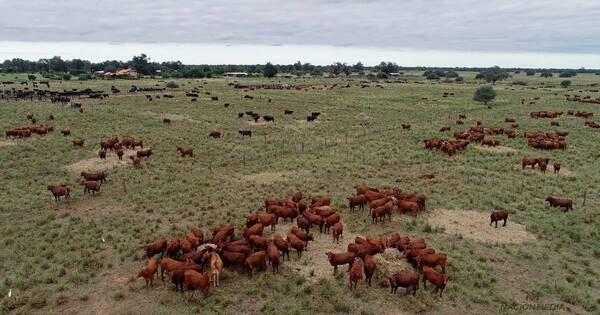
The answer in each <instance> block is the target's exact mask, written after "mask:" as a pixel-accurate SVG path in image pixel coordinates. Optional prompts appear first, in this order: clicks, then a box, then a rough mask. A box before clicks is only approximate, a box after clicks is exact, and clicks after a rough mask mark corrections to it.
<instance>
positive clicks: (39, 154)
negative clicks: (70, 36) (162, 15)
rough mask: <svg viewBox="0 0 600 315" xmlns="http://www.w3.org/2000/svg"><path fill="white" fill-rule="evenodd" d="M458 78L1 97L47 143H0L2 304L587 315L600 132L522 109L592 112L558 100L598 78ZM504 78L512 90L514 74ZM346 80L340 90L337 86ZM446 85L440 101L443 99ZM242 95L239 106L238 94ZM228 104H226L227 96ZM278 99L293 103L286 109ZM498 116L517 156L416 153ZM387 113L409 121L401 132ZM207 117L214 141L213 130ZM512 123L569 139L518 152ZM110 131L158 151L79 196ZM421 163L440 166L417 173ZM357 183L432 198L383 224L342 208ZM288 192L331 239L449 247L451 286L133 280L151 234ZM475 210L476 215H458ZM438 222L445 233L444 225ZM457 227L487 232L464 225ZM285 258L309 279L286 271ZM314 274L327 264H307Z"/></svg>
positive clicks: (591, 298)
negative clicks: (62, 195) (190, 291)
mask: <svg viewBox="0 0 600 315" xmlns="http://www.w3.org/2000/svg"><path fill="white" fill-rule="evenodd" d="M461 75H462V76H464V77H465V83H464V84H457V83H438V82H426V81H423V80H422V77H421V76H419V73H416V72H415V73H408V74H406V78H407V79H408V80H409V83H403V84H400V83H383V82H382V83H381V85H382V86H383V88H378V87H376V86H375V85H376V84H375V83H371V84H370V87H368V88H360V86H357V85H358V83H359V82H358V81H359V80H360V78H356V79H353V81H348V79H345V78H322V79H281V80H266V79H259V78H257V79H238V81H240V82H242V83H249V84H252V83H290V84H306V85H310V86H315V87H317V88H318V89H310V88H309V89H308V90H307V91H304V90H301V91H296V90H255V91H248V92H243V91H240V90H235V89H233V88H232V87H231V86H229V85H228V83H229V82H232V81H233V80H226V79H206V80H177V81H176V82H177V83H178V84H179V86H180V88H178V89H175V90H173V91H171V92H168V93H172V94H174V95H176V97H175V98H173V99H164V98H161V99H156V98H154V100H153V101H152V102H148V101H147V100H146V97H144V94H127V93H125V91H127V90H128V88H129V87H130V85H131V84H135V85H137V86H139V87H142V86H143V87H153V86H161V87H162V86H165V82H164V81H163V82H160V81H158V80H149V79H148V80H138V81H125V80H119V81H85V82H79V81H70V82H69V81H65V82H62V83H59V82H54V81H53V82H51V89H53V90H63V89H71V88H88V87H89V88H93V89H101V90H104V91H107V92H110V86H111V85H115V86H116V87H118V88H119V89H120V90H121V91H123V92H122V93H121V94H120V95H119V94H117V95H111V96H110V97H109V98H106V99H104V100H88V99H82V100H81V103H83V107H84V112H83V113H79V112H77V111H75V110H72V109H63V108H61V107H60V106H59V105H55V104H50V102H39V101H33V102H29V101H20V102H13V101H11V102H7V101H5V100H2V101H0V127H2V129H7V128H14V127H20V126H26V125H28V124H29V122H28V121H27V119H26V115H27V114H30V113H32V114H35V115H36V116H37V117H38V118H39V119H40V120H41V121H42V122H45V120H46V117H48V115H49V114H50V113H52V114H53V115H54V117H55V119H54V121H52V122H51V123H52V124H53V125H54V126H55V129H56V130H55V132H54V133H51V134H49V135H47V136H45V137H40V136H33V137H31V138H28V139H22V140H5V139H1V141H0V187H1V189H0V235H1V236H0V244H2V246H1V247H0V268H1V269H2V270H3V273H2V277H1V280H2V281H1V282H0V301H1V302H0V313H15V314H17V313H22V314H30V313H43V314H53V313H67V314H71V313H72V314H98V313H105V314H127V313H131V314H141V313H146V314H148V313H152V314H172V313H201V314H212V313H223V314H240V313H243V314H256V313H268V314H310V313H315V314H334V313H352V314H411V313H424V314H440V313H442V314H450V313H451V314H489V313H503V312H508V313H517V314H518V313H522V311H518V310H517V311H515V310H513V311H510V310H507V309H506V306H507V305H508V306H509V307H516V308H518V307H528V305H529V306H531V305H533V304H535V305H550V307H557V309H556V310H554V311H541V310H537V311H531V312H532V313H552V312H554V313H559V314H560V313H576V314H594V313H595V314H597V313H598V312H600V280H599V279H600V245H599V244H600V191H599V188H600V160H599V159H598V158H599V152H600V133H599V132H598V130H597V129H592V128H588V127H586V126H585V125H584V121H585V120H584V119H583V118H580V117H574V116H566V115H563V116H561V117H560V118H559V119H557V120H558V121H559V122H560V127H550V122H549V120H548V119H532V118H529V112H531V111H539V110H555V111H565V112H566V110H567V109H577V110H586V111H591V112H594V114H595V117H592V118H593V119H594V120H597V116H598V115H600V109H599V108H598V107H597V105H592V104H582V103H574V102H567V101H566V100H565V97H564V94H565V93H570V94H580V95H591V96H592V97H594V98H596V97H599V96H600V93H598V92H589V91H588V90H597V89H598V87H596V86H595V84H600V76H594V75H585V74H580V75H578V76H576V77H574V78H570V80H572V81H573V86H572V87H571V88H570V89H572V90H573V91H568V90H566V89H563V88H561V87H560V84H559V83H560V81H561V80H562V79H561V78H558V77H557V76H556V75H555V76H554V77H553V78H548V79H543V78H540V77H539V76H535V77H528V76H525V74H515V75H514V76H513V78H509V79H508V80H506V81H505V82H498V83H496V85H495V89H496V91H497V93H498V96H497V98H496V99H495V100H494V101H493V102H492V108H491V109H488V108H487V107H486V106H483V105H482V104H478V103H475V102H474V101H473V100H472V96H473V93H474V91H475V89H476V88H477V87H478V84H479V83H477V82H475V81H473V77H474V76H475V73H461ZM514 80H522V81H525V82H526V83H527V85H526V86H519V85H515V86H513V85H511V82H513V81H514ZM348 83H349V84H350V85H351V87H349V88H343V89H340V88H339V87H340V86H345V85H346V84H348ZM334 84H337V87H335V88H333V89H322V87H324V86H325V85H327V86H328V87H331V86H332V85H334ZM199 86H201V87H202V89H201V93H203V92H204V91H207V92H210V93H211V95H205V94H202V95H201V96H200V98H199V99H198V101H197V102H194V103H192V102H190V98H188V97H185V95H184V92H185V91H189V90H191V89H192V88H196V87H199ZM15 87H17V88H20V87H21V85H15ZM0 88H2V89H9V88H11V86H0ZM444 92H452V93H454V96H450V97H445V98H444V97H442V94H443V93H444ZM161 94H162V93H161ZM246 94H247V95H252V96H254V99H245V98H243V96H244V95H246ZM211 96H218V97H219V101H211V100H210V97H211ZM536 96H539V97H540V100H539V101H537V104H536V105H521V99H522V98H525V99H526V100H527V101H529V100H532V99H533V98H534V97H536ZM268 98H270V99H271V100H272V102H270V103H269V102H268V101H267V99H268ZM224 103H231V104H232V105H231V106H229V107H228V108H225V107H224V106H223V104H224ZM527 103H528V102H526V103H525V104H527ZM284 109H288V110H293V111H294V113H293V114H292V115H285V116H284V115H283V111H284ZM249 110H254V111H256V112H258V113H260V114H261V115H274V116H275V122H274V123H272V124H268V125H265V126H251V125H250V124H249V123H248V118H247V117H244V118H242V119H240V118H238V117H237V114H238V112H245V111H249ZM313 111H319V112H321V113H322V115H321V117H319V118H318V119H317V121H316V122H314V123H307V122H306V115H307V114H309V113H310V112H313ZM459 113H466V114H467V115H468V118H469V119H467V120H466V121H465V125H464V126H457V125H456V124H455V121H456V120H457V117H458V114H459ZM508 116H511V117H514V118H515V119H516V120H517V122H518V123H519V125H520V126H519V128H518V129H516V131H517V132H518V134H519V136H518V137H517V138H516V139H507V138H506V137H504V136H501V137H500V136H495V137H493V138H494V139H498V140H500V141H501V142H502V145H503V146H504V147H508V148H511V149H512V150H506V151H502V152H497V151H492V150H485V149H481V148H477V147H476V146H478V145H477V144H472V145H470V146H469V147H467V149H466V150H464V151H461V152H460V153H458V154H456V155H455V156H453V157H450V158H449V157H447V156H446V155H444V154H443V153H442V152H438V151H429V150H426V149H424V147H423V144H422V140H424V139H426V138H432V137H443V138H451V137H452V133H453V132H454V131H457V130H460V129H468V127H469V126H471V125H474V124H475V121H477V120H480V121H482V122H483V124H484V125H485V126H486V127H507V125H508V124H506V123H505V122H504V118H505V117H508ZM165 117H168V118H171V119H172V121H173V122H172V124H171V125H170V126H167V125H163V123H162V118H165ZM361 121H368V125H366V126H365V125H361V124H359V122H361ZM402 123H409V124H411V125H412V129H411V130H402V129H401V128H400V125H401V124H402ZM443 126H450V127H451V128H452V130H451V131H450V132H447V133H446V134H442V133H440V132H439V131H438V130H439V129H440V128H441V127H443ZM64 128H70V129H71V131H72V135H71V136H70V137H63V136H62V135H61V134H60V132H59V131H60V130H62V129H64ZM214 129H217V130H220V131H221V132H223V133H224V136H223V137H222V138H221V139H212V138H208V137H207V135H208V133H209V132H210V131H211V130H214ZM240 129H251V130H252V132H253V136H252V138H242V137H241V136H240V135H239V134H238V133H237V131H238V130H240ZM525 130H530V131H537V130H541V131H552V130H560V131H569V132H570V135H569V136H568V137H567V143H568V148H567V150H564V151H563V150H556V151H540V150H536V149H533V148H529V147H528V146H527V140H526V139H525V138H523V136H522V133H523V131H525ZM113 135H117V136H119V137H122V136H126V135H128V136H133V137H136V138H142V139H143V140H144V144H145V146H147V147H150V148H152V149H153V151H154V155H153V156H152V157H151V158H150V159H149V160H144V161H143V162H142V167H141V168H140V169H134V168H133V167H131V164H130V161H129V159H126V160H127V161H126V162H127V163H126V164H125V165H119V166H116V167H113V168H111V169H109V177H108V182H107V184H106V185H105V186H103V187H102V191H101V193H100V194H97V195H96V196H93V197H92V196H83V187H82V186H81V179H80V177H79V174H78V173H79V172H78V171H76V170H74V168H73V167H69V166H72V165H73V164H75V163H78V162H79V163H81V161H86V163H87V164H86V165H87V166H89V170H94V169H98V170H101V169H102V168H103V167H102V166H98V167H94V165H95V163H97V160H98V159H97V157H96V151H97V150H98V148H99V145H98V144H99V141H100V139H106V138H108V137H111V136H113ZM75 137H81V138H84V139H86V144H85V146H84V147H83V148H74V147H73V145H72V144H71V142H70V140H71V139H72V138H75ZM176 146H190V147H193V148H194V153H195V155H194V157H193V158H189V157H187V158H182V157H180V155H179V154H178V152H176V150H175V147H176ZM538 156H546V157H549V158H551V159H552V160H560V161H561V162H562V166H563V171H564V174H563V175H561V176H556V175H551V174H546V175H542V174H540V173H539V172H532V171H521V169H520V168H519V167H518V165H519V163H520V161H521V159H522V158H523V157H538ZM551 163H552V161H551ZM75 169H77V168H75ZM423 172H430V173H433V174H434V175H435V178H434V179H433V180H424V179H420V175H421V174H422V173H423ZM549 173H551V172H549ZM54 183H64V184H67V185H69V186H70V187H71V189H72V193H71V200H70V202H68V203H67V202H65V201H61V202H60V203H58V204H56V203H55V202H54V201H53V198H52V196H51V194H50V192H49V191H47V190H46V186H47V185H49V184H54ZM361 183H364V184H368V185H371V186H377V187H393V186H397V187H400V188H401V189H402V190H405V191H414V192H419V193H424V194H426V195H427V196H428V209H427V211H425V212H424V213H423V214H422V215H420V216H419V217H417V218H416V219H415V218H412V217H410V216H407V215H402V216H401V215H399V214H397V213H395V214H394V216H393V220H392V221H391V222H387V221H386V222H385V223H384V224H377V225H373V224H371V220H370V218H368V216H367V212H366V211H363V212H360V211H355V212H350V210H349V209H348V207H347V204H346V199H345V198H346V197H347V196H350V195H352V194H354V193H355V191H354V189H353V186H354V185H356V184H361ZM297 190H300V191H302V192H304V194H305V196H309V197H310V196H317V195H327V196H331V197H332V199H333V204H334V206H335V207H336V208H337V209H338V211H339V212H340V213H341V215H342V222H343V223H344V226H345V232H346V233H347V235H346V236H345V237H344V239H343V243H344V246H345V244H347V243H349V242H351V238H350V237H349V235H354V234H359V235H366V234H368V235H380V234H387V233H391V232H395V231H397V232H399V233H400V234H402V235H409V236H410V237H411V238H425V239H427V242H428V244H430V245H429V246H430V247H433V248H435V249H436V251H440V252H445V253H447V254H448V256H449V266H448V274H449V276H450V282H449V284H448V286H447V288H446V291H445V292H444V296H443V297H442V298H439V296H436V295H435V294H433V293H432V290H430V289H431V285H429V286H428V289H427V290H423V288H422V286H421V287H420V289H419V291H418V292H417V295H416V297H412V296H404V295H403V294H404V290H400V291H401V292H399V293H397V294H396V295H392V294H391V293H389V288H388V286H387V280H386V276H388V274H383V271H381V269H380V271H378V273H377V274H376V279H375V280H374V282H373V284H374V285H373V287H371V288H367V287H366V286H365V285H364V282H361V284H360V285H359V288H358V290H356V291H351V290H350V289H349V288H348V279H347V276H346V274H345V273H344V272H343V271H342V272H338V274H337V276H335V277H334V276H333V274H332V273H331V269H332V268H331V267H330V266H328V265H325V266H322V265H319V264H316V263H314V262H312V261H310V260H308V259H305V260H303V261H301V262H300V263H295V264H294V263H288V262H287V261H286V262H284V263H283V265H282V268H281V273H280V274H279V275H273V274H272V273H271V272H270V271H267V272H260V273H258V274H255V275H254V276H253V277H252V278H248V276H246V275H245V274H244V273H243V272H239V271H231V270H227V271H226V272H225V275H224V276H223V278H222V287H220V288H217V289H211V292H210V293H209V295H208V296H206V297H203V296H202V295H201V294H199V293H197V294H196V296H195V298H194V299H193V300H191V301H190V300H188V298H187V297H184V296H182V295H180V294H179V293H177V292H175V291H174V290H173V289H172V285H171V284H167V283H166V282H165V283H164V284H163V283H162V282H161V281H160V280H159V281H156V282H155V285H154V286H153V287H152V288H150V289H146V288H144V282H143V280H142V279H135V275H136V273H137V270H138V269H139V268H141V267H142V266H144V265H145V263H146V258H145V257H144V254H143V251H142V250H141V249H140V246H142V245H144V244H146V243H148V242H150V241H152V240H155V239H158V238H159V237H160V236H164V237H166V238H168V239H170V238H171V237H173V236H182V235H183V234H184V233H185V232H186V231H187V230H189V229H190V228H192V227H201V228H203V229H204V231H205V232H208V228H211V227H216V226H219V225H222V224H226V223H232V224H235V225H236V226H240V225H241V224H242V222H245V221H244V218H245V216H246V214H247V213H248V212H249V211H253V210H258V209H261V208H263V207H264V204H263V200H264V198H265V197H267V196H272V197H276V198H283V197H285V196H290V195H291V194H292V193H293V192H295V191H297ZM586 192H587V194H586V196H587V202H586V205H585V206H583V205H582V197H583V195H584V193H586ZM549 195H556V196H563V197H569V198H572V199H574V200H575V202H576V204H575V207H574V210H573V211H571V212H568V213H563V212H562V211H560V210H559V209H554V208H549V207H548V206H547V203H545V202H544V199H545V198H546V197H547V196H549ZM500 208H506V209H508V210H509V212H510V217H509V222H508V226H507V228H500V227H499V228H498V229H497V230H495V229H494V228H493V227H490V226H489V225H488V224H489V221H487V220H488V219H489V213H490V212H491V211H492V210H497V209H500ZM465 211H468V212H465ZM466 214H469V215H466ZM441 215H443V217H440V216H441ZM472 218H475V219H472ZM477 218H483V219H482V221H481V222H479V221H466V220H477ZM454 221H456V222H454ZM440 222H442V223H443V222H446V224H447V227H445V228H440V227H439V224H440ZM509 228H510V229H509ZM469 229H471V232H477V231H480V230H481V231H483V232H481V233H482V234H481V235H479V234H478V235H476V236H475V235H471V234H470V233H469ZM491 230H494V231H491ZM236 232H237V231H236ZM283 233H285V231H284V232H283ZM317 233H318V232H317ZM478 233H479V232H478ZM508 233H514V234H510V235H507V234H508ZM238 234H239V233H238ZM267 235H270V233H267ZM507 238H508V239H509V240H508V241H507V240H506V239H507ZM103 240H104V241H103ZM309 251H310V245H309ZM322 255H323V256H324V253H323V254H322ZM296 259H297V258H296V257H295V255H292V260H296ZM298 265H303V268H309V272H308V273H300V272H297V270H296V268H292V267H291V266H298ZM310 268H314V269H316V270H314V272H312V271H310ZM323 268H326V269H327V274H328V275H329V276H326V277H317V276H316V275H317V274H318V273H320V272H322V270H321V269H323ZM342 270H344V268H342ZM399 271H400V270H395V272H399ZM9 290H10V291H11V295H12V296H11V297H8V296H7V295H8V292H9Z"/></svg>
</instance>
